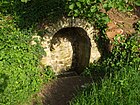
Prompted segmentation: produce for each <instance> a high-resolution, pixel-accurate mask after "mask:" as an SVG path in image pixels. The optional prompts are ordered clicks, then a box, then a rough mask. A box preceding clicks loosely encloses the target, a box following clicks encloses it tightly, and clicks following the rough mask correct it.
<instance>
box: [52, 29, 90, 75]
mask: <svg viewBox="0 0 140 105" xmlns="http://www.w3.org/2000/svg"><path fill="white" fill-rule="evenodd" d="M90 50H91V42H90V38H89V37H88V35H87V32H86V31H85V30H84V29H82V28H80V27H68V28H62V29H60V30H59V31H57V32H56V33H55V35H54V36H53V37H52V40H51V44H50V52H51V63H52V64H51V65H52V68H53V69H54V71H55V72H57V73H63V72H66V71H76V72H77V73H78V74H80V73H81V72H82V71H83V69H84V68H85V67H86V66H88V64H89V60H90V52H91V51H90Z"/></svg>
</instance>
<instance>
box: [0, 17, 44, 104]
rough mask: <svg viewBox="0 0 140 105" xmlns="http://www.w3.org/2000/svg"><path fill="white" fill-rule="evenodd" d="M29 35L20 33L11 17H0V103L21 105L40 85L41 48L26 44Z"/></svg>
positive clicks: (28, 33)
mask: <svg viewBox="0 0 140 105" xmlns="http://www.w3.org/2000/svg"><path fill="white" fill-rule="evenodd" d="M30 41H31V33H30V32H28V31H27V32H26V31H24V33H23V32H21V31H20V30H19V29H18V28H16V26H14V23H13V22H12V17H11V16H2V15H1V16H0V104H1V105H19V104H21V105H23V103H24V102H27V100H29V99H31V97H32V95H33V94H34V93H36V92H37V91H39V89H40V87H41V84H42V82H43V77H42V76H41V75H42V73H41V68H40V67H39V60H40V58H41V55H42V51H43V50H42V49H41V47H40V46H39V45H34V46H32V45H30Z"/></svg>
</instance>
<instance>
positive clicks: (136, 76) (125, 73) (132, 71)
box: [70, 65, 140, 105]
mask: <svg viewBox="0 0 140 105" xmlns="http://www.w3.org/2000/svg"><path fill="white" fill-rule="evenodd" d="M138 68H139V67H138V65H135V67H131V66H126V67H125V68H123V69H121V70H120V71H119V72H115V73H114V74H110V77H109V78H105V79H102V81H101V83H100V84H98V83H92V84H91V85H89V86H87V87H86V88H85V89H84V90H83V91H82V92H81V93H80V94H78V95H77V97H76V98H74V99H73V101H72V102H70V105H140V84H139V80H140V72H139V71H138Z"/></svg>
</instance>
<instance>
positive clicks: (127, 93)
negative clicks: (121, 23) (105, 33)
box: [70, 22, 140, 105]
mask: <svg viewBox="0 0 140 105" xmlns="http://www.w3.org/2000/svg"><path fill="white" fill-rule="evenodd" d="M139 26H140V23H139V22H138V24H137V33H135V35H133V36H131V37H129V38H127V39H124V38H122V39H123V41H124V42H122V43H118V41H115V47H114V49H113V51H112V53H111V54H110V55H109V56H108V57H105V58H103V59H101V61H100V62H97V63H94V64H91V66H90V67H89V68H87V69H86V70H85V72H84V73H85V75H89V76H91V75H94V73H95V71H96V73H100V72H104V73H105V74H104V78H102V79H101V78H100V82H99V81H98V82H97V83H94V82H93V83H92V84H91V85H88V86H86V87H85V88H84V89H83V90H82V91H81V92H79V94H78V95H77V96H76V97H75V98H74V99H73V100H72V102H70V105H139V104H140V95H139V94H140V91H139V89H140V85H139V84H138V81H139V79H140V52H139V48H140V43H139V41H140V37H139V33H140V30H139V29H140V27H139ZM95 76H96V75H95Z"/></svg>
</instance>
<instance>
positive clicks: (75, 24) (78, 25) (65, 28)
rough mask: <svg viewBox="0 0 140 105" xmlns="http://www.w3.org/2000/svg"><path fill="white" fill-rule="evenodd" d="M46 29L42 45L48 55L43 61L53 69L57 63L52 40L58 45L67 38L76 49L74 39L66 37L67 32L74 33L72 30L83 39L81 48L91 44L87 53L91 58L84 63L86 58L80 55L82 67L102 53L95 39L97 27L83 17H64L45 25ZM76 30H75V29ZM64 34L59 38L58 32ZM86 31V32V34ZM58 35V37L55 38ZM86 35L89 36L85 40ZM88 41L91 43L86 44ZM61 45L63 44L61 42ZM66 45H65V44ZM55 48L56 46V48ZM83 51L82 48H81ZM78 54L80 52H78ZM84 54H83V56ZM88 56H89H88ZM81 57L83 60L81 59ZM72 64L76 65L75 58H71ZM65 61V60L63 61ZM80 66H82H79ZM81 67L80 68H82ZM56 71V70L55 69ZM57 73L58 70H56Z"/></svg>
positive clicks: (68, 43) (67, 41) (70, 34)
mask: <svg viewBox="0 0 140 105" xmlns="http://www.w3.org/2000/svg"><path fill="white" fill-rule="evenodd" d="M45 29H46V30H47V35H45V36H44V37H43V39H44V41H42V46H43V47H44V50H45V51H46V54H47V56H45V57H43V58H42V60H41V62H42V63H43V64H44V65H50V66H52V67H53V69H56V68H55V67H54V66H55V64H54V63H52V57H53V56H52V54H53V53H52V51H53V50H52V49H53V47H52V42H53V41H54V40H55V43H56V45H57V46H59V45H58V43H59V42H60V43H61V42H65V41H64V40H63V39H65V40H66V43H65V44H67V45H68V46H69V45H70V44H71V46H72V47H71V48H69V49H71V50H72V51H74V48H73V45H72V41H70V39H71V38H72V37H70V38H66V37H67V34H69V36H72V35H73V34H72V33H71V32H76V33H77V37H78V38H79V39H81V42H80V40H78V41H79V43H81V44H79V45H80V46H81V47H79V48H80V49H83V50H85V48H86V47H89V45H90V48H89V50H90V52H89V55H88V54H87V55H86V56H88V57H89V59H86V58H85V59H86V60H87V61H85V62H84V63H83V62H82V61H84V59H81V58H80V57H78V59H79V61H78V62H80V63H79V65H82V64H83V66H82V68H84V67H85V66H87V65H88V64H87V63H91V62H94V61H95V60H98V59H99V58H100V56H101V55H100V53H99V51H98V48H97V45H96V43H95V41H94V39H93V35H94V33H95V29H94V26H92V25H91V24H90V23H88V22H87V21H85V20H83V19H79V18H74V19H72V18H62V19H61V20H60V21H58V22H57V23H56V24H50V25H45ZM74 30H75V31H74ZM59 33H61V34H63V35H62V36H61V38H60V39H59V38H58V36H59V35H57V34H59ZM84 33H85V34H84ZM56 36H57V38H55V37H56ZM85 37H86V38H87V39H86V40H85ZM58 39H59V40H58ZM87 40H88V41H87ZM82 43H85V45H83V44H82ZM87 43H90V44H88V45H87V46H86V44H87ZM60 45H61V44H60ZM63 47H64V46H63ZM54 49H55V48H54ZM77 49H78V48H77ZM80 51H81V52H82V50H80ZM71 53H72V54H70V55H71V57H72V58H71V59H74V58H73V52H71ZM76 53H77V52H76ZM85 53H86V51H84V54H85ZM76 55H77V56H78V54H76ZM82 56H83V55H82V54H81V57H82ZM88 57H87V58H88ZM80 59H81V60H80ZM53 60H55V59H53ZM71 61H72V62H71V65H73V66H74V65H76V64H73V60H71ZM86 62H87V63H86ZM63 63H64V62H63ZM78 67H80V66H78ZM63 68H65V69H66V68H67V67H66V66H65V67H63ZM82 68H80V69H82ZM54 71H55V70H54ZM55 72H56V73H58V72H57V70H56V71H55Z"/></svg>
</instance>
